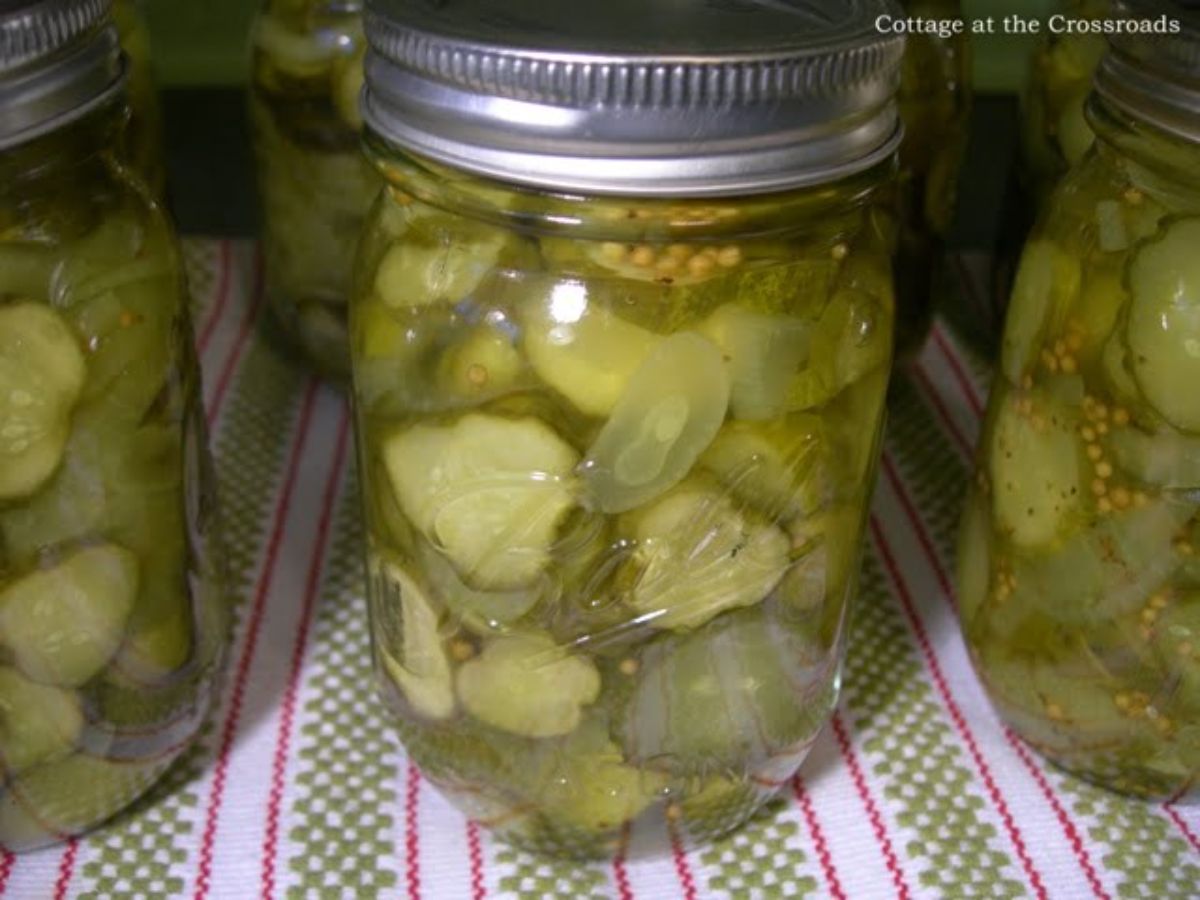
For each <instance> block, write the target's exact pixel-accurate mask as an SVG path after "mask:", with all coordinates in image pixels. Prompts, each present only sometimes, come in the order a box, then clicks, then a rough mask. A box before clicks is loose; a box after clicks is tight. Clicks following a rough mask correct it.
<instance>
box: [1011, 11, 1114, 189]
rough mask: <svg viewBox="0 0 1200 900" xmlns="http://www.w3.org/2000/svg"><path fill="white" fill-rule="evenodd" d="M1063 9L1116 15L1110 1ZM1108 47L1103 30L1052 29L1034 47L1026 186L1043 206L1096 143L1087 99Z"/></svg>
mask: <svg viewBox="0 0 1200 900" xmlns="http://www.w3.org/2000/svg"><path fill="white" fill-rule="evenodd" d="M1058 8H1059V13H1060V14H1061V15H1063V16H1065V17H1067V18H1068V19H1082V20H1090V21H1097V22H1098V21H1101V20H1104V19H1108V18H1109V17H1110V16H1111V15H1112V3H1111V2H1110V0H1060V2H1059V4H1058ZM1104 46H1105V43H1104V36H1103V35H1101V34H1091V33H1079V32H1078V31H1072V32H1066V33H1064V32H1061V31H1060V32H1059V33H1054V32H1052V31H1050V30H1049V29H1047V30H1046V31H1045V33H1044V35H1043V37H1042V39H1041V40H1040V41H1039V42H1038V45H1037V47H1036V49H1035V50H1034V52H1033V57H1032V59H1031V64H1030V70H1029V80H1028V83H1027V85H1026V87H1025V91H1024V92H1023V93H1022V95H1021V163H1022V168H1023V176H1024V181H1025V186H1026V189H1027V190H1028V191H1029V193H1030V195H1031V197H1032V199H1033V201H1034V205H1035V206H1037V207H1039V208H1040V207H1041V206H1042V205H1043V204H1044V203H1045V202H1046V199H1047V197H1049V195H1050V192H1051V191H1052V190H1053V189H1054V186H1055V184H1057V183H1058V180H1059V179H1060V178H1061V177H1062V176H1063V173H1065V172H1066V171H1067V169H1068V168H1069V167H1070V166H1073V165H1074V164H1075V163H1077V162H1079V160H1081V159H1082V158H1083V155H1084V154H1085V153H1086V152H1087V151H1088V148H1089V147H1091V146H1092V140H1093V135H1092V129H1091V127H1090V126H1089V125H1088V121H1087V117H1086V116H1085V115H1084V103H1085V102H1086V101H1087V98H1088V93H1089V92H1090V91H1091V89H1092V76H1093V75H1094V74H1095V72H1096V66H1097V65H1099V63H1100V57H1102V56H1103V55H1104Z"/></svg>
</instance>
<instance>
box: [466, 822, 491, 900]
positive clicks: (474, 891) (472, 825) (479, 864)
mask: <svg viewBox="0 0 1200 900" xmlns="http://www.w3.org/2000/svg"><path fill="white" fill-rule="evenodd" d="M467 859H468V860H469V862H470V865H471V898H472V900H483V898H484V897H486V896H487V888H485V887H484V885H483V844H482V842H481V841H480V839H479V823H478V822H476V821H474V820H473V819H472V820H470V821H468V822H467Z"/></svg>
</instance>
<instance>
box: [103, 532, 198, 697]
mask: <svg viewBox="0 0 1200 900" xmlns="http://www.w3.org/2000/svg"><path fill="white" fill-rule="evenodd" d="M167 556H174V554H170V553H169V554H167ZM172 562H174V560H172ZM150 565H151V564H150V562H149V561H147V562H146V563H144V564H143V567H142V572H143V584H142V587H141V590H140V591H139V596H138V602H137V605H136V606H135V607H134V610H133V612H132V614H131V615H130V618H129V624H128V626H127V627H126V637H125V640H124V641H123V642H122V643H121V647H120V649H119V650H118V651H117V655H116V656H115V657H114V658H113V661H112V666H113V667H114V668H115V669H116V670H117V671H118V672H120V673H121V676H122V677H123V678H124V679H126V680H127V681H129V682H132V683H133V684H139V685H142V686H143V687H156V686H160V685H162V684H163V683H165V682H167V681H169V680H170V679H171V678H172V676H174V675H175V674H177V673H178V672H180V671H182V670H183V669H184V667H186V666H187V664H188V663H189V662H190V661H191V659H192V656H193V649H194V648H193V644H194V634H193V631H194V627H195V624H194V622H193V617H192V605H191V596H190V594H189V591H188V585H187V580H186V579H187V576H186V574H185V573H184V571H183V569H182V565H181V564H180V565H179V566H178V567H174V566H173V567H172V568H175V574H174V577H167V578H163V577H158V578H155V577H154V575H153V574H152V573H151V572H150Z"/></svg>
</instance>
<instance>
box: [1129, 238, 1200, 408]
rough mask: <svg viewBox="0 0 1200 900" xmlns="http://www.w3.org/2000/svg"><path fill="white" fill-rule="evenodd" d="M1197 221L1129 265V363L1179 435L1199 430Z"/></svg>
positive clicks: (1146, 249) (1145, 393)
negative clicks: (1194, 387)
mask: <svg viewBox="0 0 1200 900" xmlns="http://www.w3.org/2000/svg"><path fill="white" fill-rule="evenodd" d="M1198 247H1200V219H1180V220H1178V221H1176V222H1174V223H1172V224H1171V225H1169V226H1168V227H1167V228H1166V230H1164V231H1163V232H1162V236H1161V237H1159V238H1158V239H1157V240H1154V241H1151V242H1150V243H1148V244H1143V245H1142V246H1141V247H1140V249H1139V250H1138V251H1137V253H1136V254H1135V255H1134V257H1133V259H1132V260H1131V261H1130V263H1129V286H1130V290H1131V292H1132V294H1133V302H1132V304H1131V305H1130V309H1129V318H1128V320H1127V323H1126V330H1125V340H1126V342H1127V344H1128V345H1129V353H1130V356H1129V363H1130V366H1131V368H1132V371H1133V375H1134V378H1135V379H1136V380H1137V383H1138V386H1139V387H1140V388H1141V392H1142V395H1143V396H1144V397H1145V398H1146V402H1147V403H1149V404H1150V405H1151V406H1152V407H1154V409H1156V410H1157V411H1158V412H1159V413H1160V414H1161V415H1162V417H1163V418H1164V419H1166V420H1167V421H1168V422H1170V423H1171V424H1172V425H1174V426H1175V427H1176V428H1179V429H1181V430H1183V431H1200V393H1198V392H1196V391H1192V390H1188V389H1187V388H1186V387H1184V386H1185V385H1190V384H1194V383H1196V380H1197V379H1198V378H1200V253H1198V252H1197V248H1198Z"/></svg>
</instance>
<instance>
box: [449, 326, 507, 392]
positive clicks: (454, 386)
mask: <svg viewBox="0 0 1200 900" xmlns="http://www.w3.org/2000/svg"><path fill="white" fill-rule="evenodd" d="M524 367H525V364H524V361H523V360H522V359H521V354H520V353H518V352H517V348H516V347H514V346H513V341H512V338H511V337H510V336H509V335H507V334H505V333H504V332H503V331H501V330H500V329H499V328H495V327H493V326H491V325H479V326H477V327H475V328H473V329H471V330H470V331H469V332H467V334H466V335H464V337H463V338H462V340H460V341H458V342H457V343H455V344H453V345H452V346H451V347H450V348H449V349H447V351H446V353H445V355H444V356H443V357H442V359H441V361H440V363H439V365H438V376H439V379H440V381H441V386H442V389H443V390H444V391H445V392H446V393H447V394H449V395H450V396H452V397H455V398H462V400H464V401H471V400H474V401H476V402H479V401H482V400H488V399H491V398H493V397H498V396H500V395H501V394H504V393H507V392H508V391H510V390H512V389H513V388H514V387H515V386H516V385H517V383H518V380H519V379H520V377H521V374H522V370H523V369H524Z"/></svg>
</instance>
